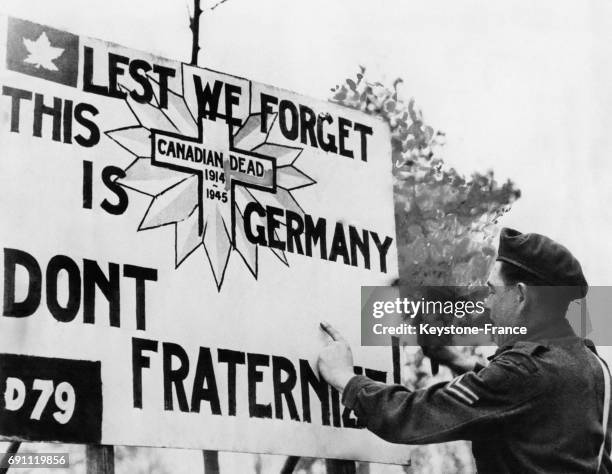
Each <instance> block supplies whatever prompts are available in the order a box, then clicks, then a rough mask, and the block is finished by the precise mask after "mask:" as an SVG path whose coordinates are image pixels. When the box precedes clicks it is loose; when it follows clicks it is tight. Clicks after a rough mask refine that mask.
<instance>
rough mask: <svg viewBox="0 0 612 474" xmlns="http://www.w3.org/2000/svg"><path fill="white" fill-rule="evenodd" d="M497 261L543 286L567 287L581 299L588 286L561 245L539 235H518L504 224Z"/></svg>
mask: <svg viewBox="0 0 612 474" xmlns="http://www.w3.org/2000/svg"><path fill="white" fill-rule="evenodd" d="M497 260H500V261H502V262H507V263H509V264H511V265H514V266H516V267H519V268H521V269H523V270H524V271H526V272H527V273H529V274H531V275H533V276H534V277H536V279H537V280H539V281H541V283H542V284H543V285H548V286H571V287H575V289H576V290H577V294H578V296H577V297H578V298H584V297H585V296H586V294H587V290H588V285H587V282H586V279H585V277H584V275H583V273H582V267H581V266H580V263H579V262H578V260H576V258H575V257H574V256H573V255H572V253H571V252H570V251H569V250H568V249H566V248H565V247H564V246H563V245H561V244H559V243H557V242H555V241H554V240H552V239H550V238H548V237H546V236H544V235H540V234H533V233H532V234H522V233H521V232H519V231H518V230H514V229H509V228H507V227H504V228H503V229H502V231H501V234H500V236H499V250H498V251H497Z"/></svg>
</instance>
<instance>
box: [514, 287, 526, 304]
mask: <svg viewBox="0 0 612 474" xmlns="http://www.w3.org/2000/svg"><path fill="white" fill-rule="evenodd" d="M516 288H517V290H518V292H517V293H518V299H519V303H525V301H527V285H525V283H523V282H519V283H517V284H516Z"/></svg>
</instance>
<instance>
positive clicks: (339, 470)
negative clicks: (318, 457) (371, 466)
mask: <svg viewBox="0 0 612 474" xmlns="http://www.w3.org/2000/svg"><path fill="white" fill-rule="evenodd" d="M325 467H326V468H327V474H356V469H355V461H344V460H341V459H326V460H325Z"/></svg>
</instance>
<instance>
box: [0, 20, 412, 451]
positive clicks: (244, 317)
mask: <svg viewBox="0 0 612 474" xmlns="http://www.w3.org/2000/svg"><path fill="white" fill-rule="evenodd" d="M0 68H1V69H0V87H1V88H2V90H1V95H0V150H2V156H1V158H0V193H1V194H0V196H1V199H0V208H1V215H2V221H3V223H2V226H0V243H1V244H2V252H3V256H2V258H1V259H0V261H1V262H0V264H1V265H2V268H1V269H0V271H1V272H2V275H3V281H4V289H3V292H2V298H3V299H2V307H3V314H2V317H1V318H0V353H1V355H0V367H1V370H0V391H1V392H2V393H4V403H3V404H2V402H0V405H2V407H1V408H0V434H2V435H3V436H5V437H7V438H12V439H32V440H55V441H64V442H83V443H95V442H101V443H104V444H116V445H138V446H160V447H163V446H168V447H180V448H195V449H213V450H233V451H243V452H260V453H276V454H291V455H300V456H316V457H325V458H346V459H358V460H367V461H380V462H405V461H406V460H407V458H408V454H407V449H406V447H402V446H392V445H390V444H387V443H385V442H383V441H381V440H379V439H377V438H376V437H375V436H373V435H372V434H370V433H368V432H367V431H366V430H364V429H363V428H361V427H358V426H357V425H356V421H355V417H354V415H353V414H352V413H351V412H349V411H348V410H345V409H344V408H343V407H342V406H341V404H340V400H339V396H338V393H337V392H335V391H333V390H331V389H330V388H329V387H328V386H327V385H326V384H325V383H324V382H323V381H322V380H320V379H319V378H318V375H317V372H316V356H317V353H318V351H319V350H320V348H321V347H322V346H323V345H324V344H325V343H326V342H327V341H326V337H324V335H323V334H322V333H321V331H320V329H319V327H318V323H319V321H320V320H322V319H327V320H329V321H330V322H332V323H333V324H334V325H336V326H337V327H338V328H339V329H340V330H341V331H342V332H344V333H345V334H346V335H347V337H348V339H349V341H350V342H351V343H352V345H353V347H354V349H355V357H356V363H357V364H358V365H359V367H358V368H357V370H358V371H362V372H365V373H366V374H368V375H370V376H372V377H373V378H377V379H379V380H383V381H388V382H391V381H392V380H393V377H392V367H393V366H392V360H391V349H390V348H360V347H359V341H360V335H359V328H360V323H359V317H360V287H361V286H362V285H370V286H373V285H385V284H388V283H390V282H391V281H392V280H393V279H394V278H396V277H397V254H396V247H395V224H394V215H393V202H392V177H391V159H390V136H389V131H388V128H387V126H386V124H384V123H383V122H382V121H379V120H377V119H375V118H373V117H370V116H368V115H366V114H363V113H360V112H358V111H355V110H351V109H348V108H342V107H339V106H336V105H334V104H331V103H328V102H324V101H319V100H314V99H311V98H308V97H303V96H300V95H297V94H294V93H292V92H288V91H285V90H281V89H278V88H275V87H271V86H268V85H265V84H260V83H257V82H255V81H252V80H249V79H245V78H241V77H237V76H234V75H229V74H225V73H222V72H217V71H213V70H210V69H206V68H200V67H195V66H192V65H188V64H182V63H180V62H177V61H170V60H167V59H162V58H159V57H156V56H153V55H151V54H147V53H143V52H140V51H133V50H130V49H127V48H123V47H120V46H117V45H114V44H110V43H107V42H104V41H100V40H96V39H91V38H86V37H82V36H77V35H74V34H71V33H68V32H64V31H59V30H57V29H54V28H51V27H47V26H42V25H38V24H35V23H31V22H28V21H25V20H20V19H15V18H7V17H1V18H0Z"/></svg>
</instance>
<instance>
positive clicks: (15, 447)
mask: <svg viewBox="0 0 612 474" xmlns="http://www.w3.org/2000/svg"><path fill="white" fill-rule="evenodd" d="M19 446H21V442H20V441H13V442H12V443H11V444H9V447H8V449H7V450H6V453H5V454H4V456H2V466H6V465H7V464H8V458H9V456H11V455H12V454H16V453H17V451H19ZM8 470H9V468H8V467H0V474H6V473H7V471H8Z"/></svg>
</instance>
